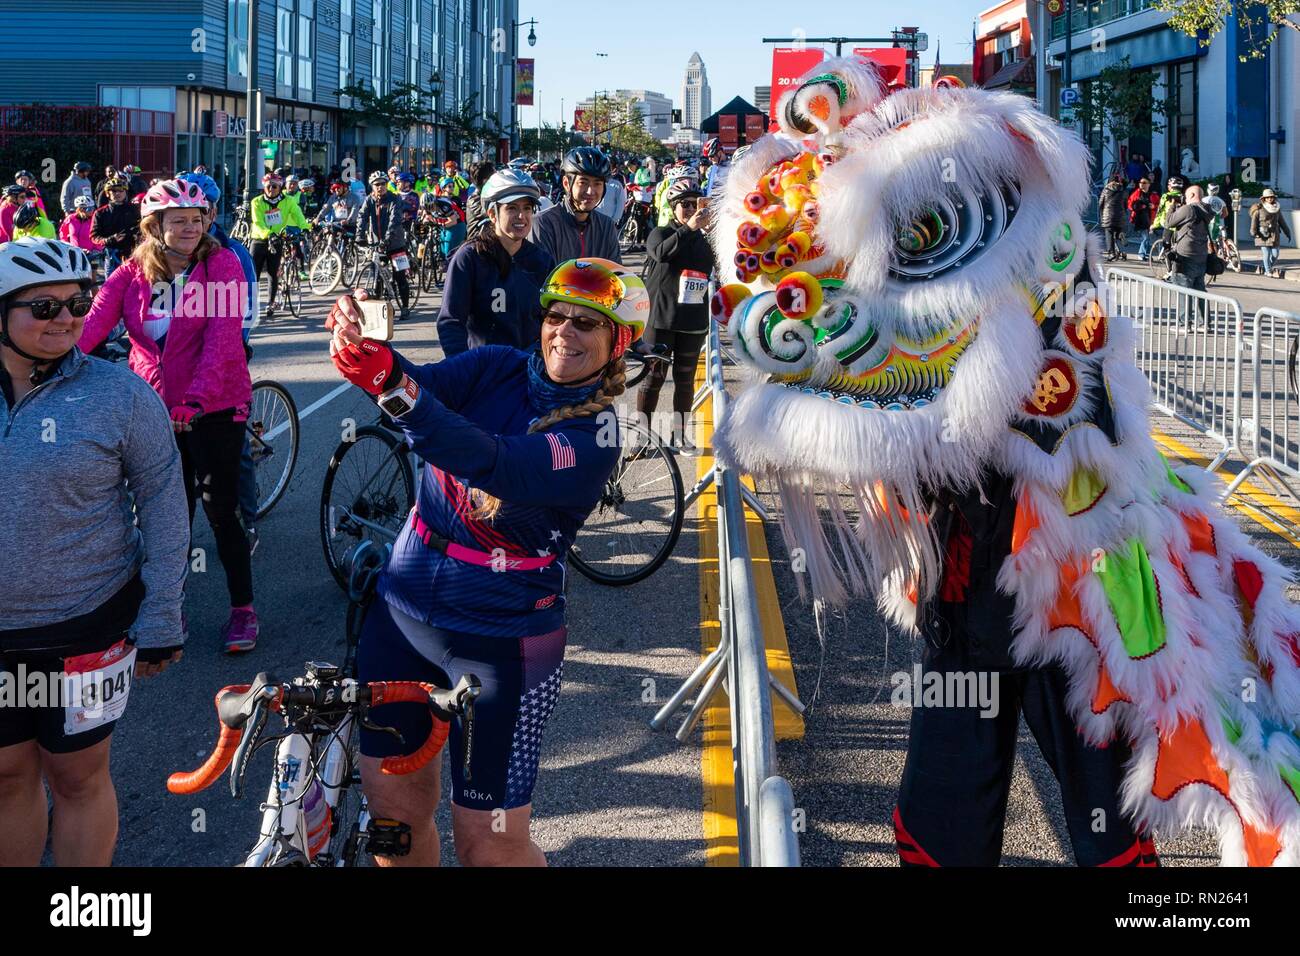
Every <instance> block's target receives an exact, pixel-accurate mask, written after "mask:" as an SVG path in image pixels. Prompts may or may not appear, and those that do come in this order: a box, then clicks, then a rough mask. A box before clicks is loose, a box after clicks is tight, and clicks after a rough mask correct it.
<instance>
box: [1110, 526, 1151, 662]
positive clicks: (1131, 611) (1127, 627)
mask: <svg viewBox="0 0 1300 956" xmlns="http://www.w3.org/2000/svg"><path fill="white" fill-rule="evenodd" d="M1097 577H1098V579H1100V581H1101V585H1102V587H1103V588H1104V589H1105V591H1106V599H1107V600H1108V601H1109V602H1110V610H1111V613H1112V614H1114V615H1115V624H1116V626H1117V627H1119V633H1120V637H1121V638H1123V640H1124V650H1126V651H1127V652H1128V656H1129V657H1131V658H1132V659H1134V660H1140V659H1141V658H1143V657H1149V656H1151V655H1152V654H1154V653H1155V652H1156V651H1158V650H1160V648H1162V647H1164V646H1165V619H1164V615H1163V613H1162V611H1161V608H1160V587H1159V585H1158V584H1157V583H1156V575H1155V572H1154V571H1153V570H1152V569H1151V560H1150V558H1148V557H1147V549H1146V548H1145V547H1143V546H1142V542H1141V541H1139V540H1138V539H1137V538H1130V539H1129V542H1128V545H1127V547H1126V548H1125V549H1123V550H1119V551H1110V552H1108V553H1107V554H1106V557H1105V560H1103V561H1102V562H1101V563H1100V565H1099V567H1098V570H1097Z"/></svg>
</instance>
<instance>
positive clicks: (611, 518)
mask: <svg viewBox="0 0 1300 956" xmlns="http://www.w3.org/2000/svg"><path fill="white" fill-rule="evenodd" d="M622 441H623V447H622V449H621V452H620V454H619V459H618V464H616V465H615V466H614V471H613V472H612V473H611V474H610V476H609V480H608V481H606V482H605V490H604V492H603V493H602V494H601V497H600V501H598V502H597V503H596V507H595V508H594V509H593V510H592V512H591V514H590V515H589V516H588V518H587V521H586V523H585V524H583V526H582V529H581V530H580V531H579V532H578V536H577V539H576V540H575V541H574V542H573V547H572V548H571V549H570V551H569V561H570V563H572V565H573V566H574V567H575V568H577V569H578V571H580V572H581V573H582V574H584V575H586V576H587V577H588V578H590V579H591V580H593V581H595V582H596V583H597V584H606V585H610V586H621V585H625V584H635V583H636V582H637V581H642V580H644V579H645V578H648V577H649V576H650V575H652V574H654V573H655V571H657V570H658V569H659V566H660V565H662V564H663V563H664V562H665V561H667V560H668V556H669V555H670V554H672V552H673V548H674V546H676V544H677V538H678V537H679V536H680V535H681V533H682V519H683V518H684V516H685V512H686V506H685V493H684V491H683V490H682V475H681V472H680V471H679V470H678V468H677V462H676V460H675V459H674V458H673V456H672V455H671V454H670V453H669V451H668V450H667V449H666V448H664V446H663V445H662V444H661V443H660V442H659V439H658V438H656V437H655V436H654V433H653V432H651V431H650V430H649V429H647V428H645V427H644V426H642V425H640V424H638V423H636V422H625V423H624V424H623V428H622Z"/></svg>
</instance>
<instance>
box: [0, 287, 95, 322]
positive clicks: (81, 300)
mask: <svg viewBox="0 0 1300 956" xmlns="http://www.w3.org/2000/svg"><path fill="white" fill-rule="evenodd" d="M94 304H95V297H94V296H93V295H89V294H87V293H85V292H79V293H77V294H76V295H74V296H72V297H71V298H69V299H26V300H23V299H16V300H14V301H13V302H10V303H9V306H10V308H12V307H13V306H16V305H25V306H26V307H27V308H29V309H31V310H32V318H33V319H36V320H38V321H40V322H48V321H50V320H51V319H53V318H56V317H57V316H59V315H61V314H62V312H63V310H64V309H65V308H66V309H67V310H68V312H69V313H70V314H71V315H72V317H73V318H74V319H83V318H85V317H86V316H87V315H88V314H89V313H90V309H91V306H93V305H94Z"/></svg>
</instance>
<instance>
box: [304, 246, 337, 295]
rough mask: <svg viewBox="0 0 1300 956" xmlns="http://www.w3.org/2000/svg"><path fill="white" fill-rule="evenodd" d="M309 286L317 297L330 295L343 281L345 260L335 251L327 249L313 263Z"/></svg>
mask: <svg viewBox="0 0 1300 956" xmlns="http://www.w3.org/2000/svg"><path fill="white" fill-rule="evenodd" d="M308 271H309V275H310V278H309V280H308V284H309V285H310V286H311V291H312V292H314V293H315V294H316V295H329V294H330V293H331V292H333V291H334V290H335V289H337V288H338V287H339V283H340V282H342V281H343V259H342V258H341V257H340V256H339V254H338V253H337V252H335V251H334V250H333V249H326V250H325V251H324V252H322V253H321V254H320V255H319V256H317V257H316V258H315V259H313V260H312V262H311V269H310V270H308Z"/></svg>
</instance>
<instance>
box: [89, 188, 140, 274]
mask: <svg viewBox="0 0 1300 956" xmlns="http://www.w3.org/2000/svg"><path fill="white" fill-rule="evenodd" d="M128 186H129V181H128V180H127V178H126V177H125V176H121V175H119V176H117V177H116V178H115V179H110V180H109V181H108V184H107V185H106V186H105V187H104V192H105V193H107V194H108V205H107V206H100V207H99V208H98V209H96V210H95V216H94V218H93V219H91V221H90V238H91V239H96V240H98V241H100V242H102V243H103V244H104V271H105V272H106V274H108V275H112V274H113V270H114V269H116V268H117V267H118V266H120V265H121V264H122V262H123V261H124V260H126V259H129V258H130V257H131V253H132V252H133V251H134V250H135V244H136V243H137V242H139V241H140V207H139V206H138V205H136V204H135V203H133V202H131V201H130V200H129V199H128V197H127V188H128Z"/></svg>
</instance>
